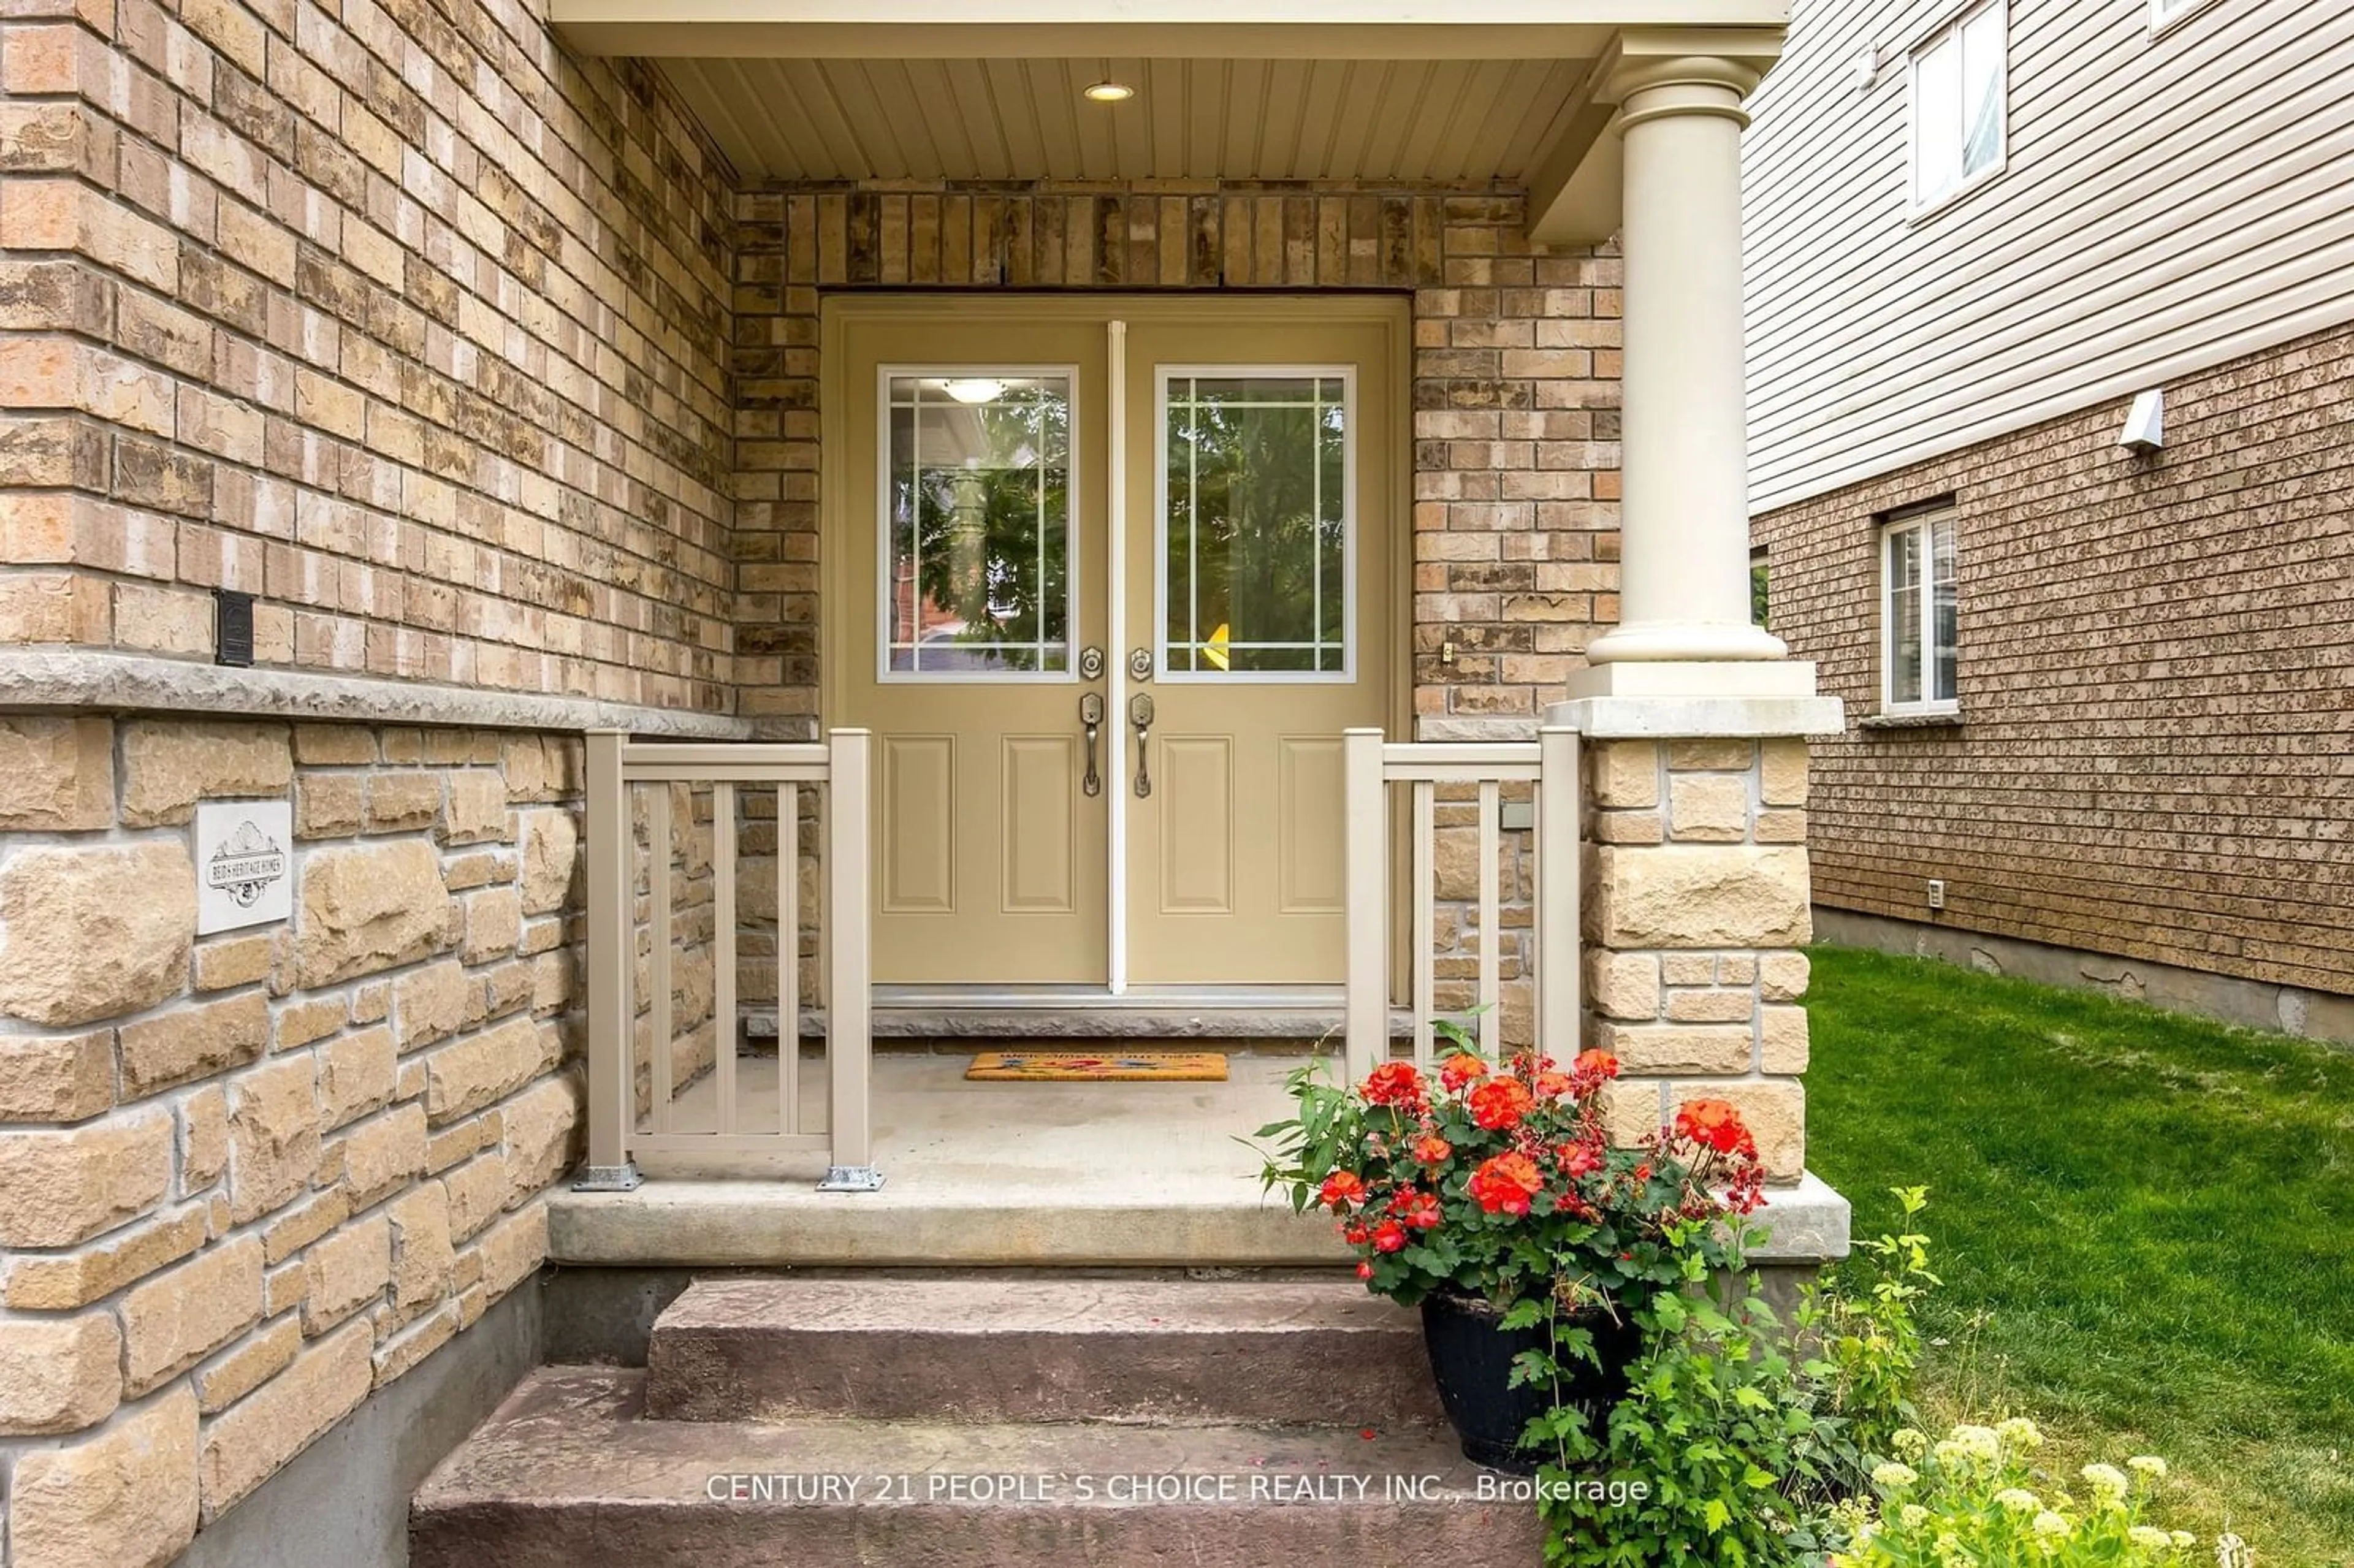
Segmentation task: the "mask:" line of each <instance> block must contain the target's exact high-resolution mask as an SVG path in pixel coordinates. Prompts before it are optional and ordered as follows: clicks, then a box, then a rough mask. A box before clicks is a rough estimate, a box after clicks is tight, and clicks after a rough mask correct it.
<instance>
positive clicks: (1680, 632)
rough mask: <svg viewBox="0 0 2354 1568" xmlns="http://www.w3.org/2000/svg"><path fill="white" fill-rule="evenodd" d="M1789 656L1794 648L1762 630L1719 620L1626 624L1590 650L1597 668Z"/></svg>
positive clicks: (1759, 660) (1753, 660)
mask: <svg viewBox="0 0 2354 1568" xmlns="http://www.w3.org/2000/svg"><path fill="white" fill-rule="evenodd" d="M1621 592H1622V593H1623V592H1624V589H1623V588H1622V589H1621ZM1789 656H1790V649H1789V645H1788V644H1787V643H1786V642H1784V641H1782V640H1781V639H1780V638H1778V637H1776V636H1775V635H1774V634H1773V633H1772V632H1770V631H1768V630H1765V628H1764V627H1762V626H1752V625H1749V624H1746V623H1739V624H1735V623H1732V622H1726V621H1716V620H1645V621H1621V622H1620V623H1619V624H1618V625H1617V626H1615V627H1613V628H1611V629H1610V630H1607V631H1606V632H1604V633H1603V634H1602V635H1601V636H1599V637H1597V638H1596V639H1595V640H1594V641H1593V643H1592V645H1591V646H1589V647H1588V648H1587V649H1586V650H1585V659H1586V662H1588V663H1590V664H1595V665H1603V664H1677V663H1683V664H1696V663H1707V664H1714V663H1721V662H1722V663H1734V662H1744V663H1765V662H1772V661H1777V660H1784V659H1787V658H1788V657H1789Z"/></svg>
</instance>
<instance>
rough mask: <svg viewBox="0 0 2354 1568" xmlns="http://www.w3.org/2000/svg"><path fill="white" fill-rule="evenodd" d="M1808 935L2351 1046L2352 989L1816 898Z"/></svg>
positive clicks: (2353, 1043)
mask: <svg viewBox="0 0 2354 1568" xmlns="http://www.w3.org/2000/svg"><path fill="white" fill-rule="evenodd" d="M1815 935H1816V936H1817V937H1818V938H1820V939H1821V940H1823V941H1826V942H1836V943H1839V944H1840V945H1841V946H1844V947H1850V948H1872V949H1873V950H1874V951H1877V952H1882V953H1902V954H1907V955H1909V956H1911V957H1914V958H1919V959H1938V960H1940V961H1941V962H1944V963H1949V964H1959V965H1962V966H1964V967H1966V968H1969V969H1976V970H1978V972H1979V973H1981V974H1989V975H2012V976H2016V977H2017V978H2019V979H2020V980H2040V981H2041V982H2042V983H2043V984H2045V985H2062V986H2070V987H2073V988H2074V989H2076V990H2079V991H2101V992H2104V993H2105V994H2106V995H2109V996H2115V997H2120V998H2123V999H2124V1000H2126V1001H2146V1002H2147V1003H2149V1004H2150V1005H2151V1006H2153V1007H2163V1008H2166V1009H2168V1010H2169V1011H2171V1012H2191V1013H2197V1014H2199V1015H2200V1017H2203V1018H2213V1019H2219V1020H2221V1022H2225V1023H2236V1024H2239V1025H2241V1026H2243V1027H2244V1028H2248V1029H2272V1030H2278V1031H2280V1032H2281V1033H2287V1034H2294V1035H2296V1036H2298V1037H2299V1038H2300V1039H2306V1040H2317V1041H2321V1042H2324V1043H2326V1044H2334V1045H2349V1046H2354V996H2338V995H2335V994H2333V993H2331V992H2328V991H2307V990H2306V989H2304V988H2302V987H2299V986H2289V985H2271V984H2267V983H2265V982H2264V981H2261V980H2242V979H2240V978H2238V977H2236V976H2233V975H2219V974H2211V973H2209V972H2208V971H2206V970H2203V969H2182V968H2179V967H2177V966H2175V965H2172V964H2158V963H2149V962H2147V961H2145V960H2143V959H2120V958H2117V957H2115V956H2114V955H2112V954H2107V953H2094V952H2087V951H2085V950H2084V949H2083V948H2061V947H2052V946H2050V945H2048V944H2046V943H2042V942H2027V941H2021V940H2020V939H2019V938H2015V937H1996V936H1989V935H1988V934H1987V933H1985V932H1982V931H1966V930H1962V929H1960V928H1958V927H1952V926H1935V925H1930V924H1927V923H1925V922H1923V921H1917V920H1896V919H1891V918H1889V917H1888V916H1881V915H1862V914H1858V913H1856V912H1855V911H1853V910H1849V909H1830V908H1826V907H1824V906H1820V905H1818V906H1816V908H1815Z"/></svg>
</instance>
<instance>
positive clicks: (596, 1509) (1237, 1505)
mask: <svg viewBox="0 0 2354 1568" xmlns="http://www.w3.org/2000/svg"><path fill="white" fill-rule="evenodd" d="M1229 1375H1231V1376H1233V1377H1235V1378H1236V1379H1237V1380H1240V1379H1244V1378H1247V1377H1248V1376H1250V1375H1251V1372H1250V1369H1249V1368H1248V1367H1247V1366H1246V1365H1235V1366H1233V1367H1231V1369H1230V1374H1229ZM642 1377H643V1374H642V1373H638V1372H620V1371H613V1370H610V1369H594V1370H588V1369H578V1368H548V1369H544V1370H542V1371H540V1372H535V1373H534V1374H533V1375H532V1376H531V1377H529V1378H528V1379H526V1380H525V1382H524V1383H523V1384H522V1385H521V1386H520V1387H519V1388H518V1389H517V1390H516V1391H515V1392H514V1393H513V1394H512V1395H510V1396H509V1397H508V1399H507V1400H506V1402H505V1403H504V1404H503V1405H501V1406H500V1408H499V1410H498V1412H497V1413H496V1414H494V1415H493V1416H492V1417H491V1419H490V1420H489V1421H488V1422H486V1423H484V1424H483V1425H482V1427H481V1428H480V1429H479V1430H477V1431H476V1432H475V1434H474V1435H473V1436H472V1437H471V1438H469V1439H468V1440H467V1442H466V1443H465V1444H464V1445H463V1446H461V1447H460V1448H459V1449H458V1450H457V1451H456V1452H455V1453H453V1454H452V1455H451V1456H450V1457H449V1458H447V1459H445V1460H444V1461H442V1463H441V1464H440V1467H437V1468H436V1469H435V1470H434V1472H433V1474H432V1475H431V1476H430V1477H429V1478H427V1480H426V1483H425V1486H424V1487H423V1489H421V1490H420V1491H419V1493H418V1494H417V1497H416V1499H415V1502H414V1503H413V1505H412V1507H411V1510H410V1515H409V1538H410V1552H411V1555H410V1559H409V1561H410V1563H411V1564H412V1568H479V1565H481V1564H484V1563H496V1564H498V1565H499V1568H582V1565H583V1564H588V1563H629V1564H631V1565H632V1568H665V1565H669V1564H679V1565H681V1568H752V1565H754V1564H759V1565H762V1568H773V1565H781V1564H787V1563H790V1564H791V1565H792V1568H835V1565H837V1564H839V1565H843V1568H847V1565H850V1564H862V1565H863V1564H872V1563H889V1564H891V1565H893V1568H1016V1565H1019V1564H1027V1563H1089V1564H1101V1565H1107V1568H1180V1565H1181V1564H1182V1565H1183V1568H1204V1565H1221V1564H1235V1565H1237V1568H1240V1565H1249V1568H1261V1565H1264V1564H1269V1563H1299V1564H1320V1563H1352V1564H1379V1565H1381V1568H1462V1565H1463V1564H1467V1563H1478V1564H1480V1565H1481V1568H1536V1564H1537V1563H1538V1562H1539V1561H1540V1557H1541V1548H1540V1539H1539V1531H1538V1525H1537V1518H1536V1510H1535V1507H1534V1505H1533V1504H1532V1503H1529V1502H1525V1501H1519V1500H1513V1499H1508V1498H1499V1497H1495V1496H1490V1495H1483V1492H1482V1490H1481V1488H1482V1485H1483V1481H1482V1477H1483V1475H1484V1472H1481V1471H1479V1470H1478V1469H1476V1468H1475V1467H1472V1466H1471V1465H1469V1463H1468V1462H1467V1461H1465V1460H1464V1459H1463V1458H1462V1457H1461V1456H1460V1455H1459V1454H1458V1453H1457V1452H1456V1449H1455V1444H1454V1441H1453V1439H1452V1437H1451V1436H1447V1435H1446V1434H1444V1433H1441V1432H1438V1431H1436V1430H1434V1429H1431V1428H1427V1427H1405V1428H1400V1429H1397V1430H1395V1431H1388V1432H1384V1431H1380V1430H1378V1429H1376V1430H1375V1431H1374V1433H1373V1436H1371V1437H1367V1436H1363V1434H1362V1433H1361V1432H1360V1431H1358V1430H1355V1429H1348V1428H1341V1429H1334V1428H1309V1427H1292V1428H1285V1429H1275V1428H1257V1427H1250V1426H1127V1425H1108V1424H1095V1425H930V1424H922V1423H912V1422H892V1423H880V1422H868V1421H845V1420H837V1421H816V1422H794V1423H779V1424H741V1423H704V1422H679V1421H652V1420H646V1419H642ZM829 1478H832V1481H833V1483H834V1485H833V1487H832V1495H831V1496H827V1495H825V1493H826V1490H827V1489H826V1486H825V1483H826V1481H827V1480H828V1479H829ZM991 1478H998V1482H997V1484H991ZM1495 1481H1496V1478H1493V1477H1488V1478H1486V1484H1489V1485H1491V1486H1492V1485H1493V1484H1494V1483H1495ZM854 1483H855V1484H856V1485H857V1488H858V1489H857V1491H856V1492H855V1493H854V1494H852V1493H850V1492H849V1491H848V1488H849V1487H850V1486H851V1485H852V1484H854ZM885 1485H887V1487H888V1490H887V1492H885V1491H881V1490H879V1489H881V1488H883V1487H885ZM1017 1489H1018V1491H1017ZM1140 1489H1141V1491H1142V1492H1143V1494H1144V1495H1142V1496H1141V1497H1140V1496H1139V1495H1138V1492H1139V1490H1140ZM1172 1493H1173V1494H1176V1495H1171V1494H1172ZM804 1496H807V1497H808V1499H809V1500H803V1498H804Z"/></svg>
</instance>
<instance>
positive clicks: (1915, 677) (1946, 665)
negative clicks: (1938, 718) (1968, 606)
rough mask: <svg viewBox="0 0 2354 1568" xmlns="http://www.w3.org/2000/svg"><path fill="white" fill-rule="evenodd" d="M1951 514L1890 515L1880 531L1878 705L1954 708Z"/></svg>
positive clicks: (1946, 510) (1892, 709)
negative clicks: (1879, 672) (1891, 516)
mask: <svg viewBox="0 0 2354 1568" xmlns="http://www.w3.org/2000/svg"><path fill="white" fill-rule="evenodd" d="M1954 622H1955V618H1954V513H1953V508H1951V507H1950V506H1943V505H1941V506H1938V507H1937V508H1935V510H1932V511H1917V512H1913V513H1910V514H1903V515H1899V516H1896V517H1894V518H1892V519H1891V520H1890V521H1889V522H1888V523H1887V524H1885V525H1884V526H1883V527H1882V529H1881V531H1880V629H1881V630H1880V667H1881V683H1880V705H1881V709H1882V712H1884V713H1890V714H1935V713H1954V712H1956V711H1957V708H1958V704H1957V701H1956V697H1957V694H1956V691H1955V686H1954V663H1955V660H1954V644H1955V635H1954V633H1955V623H1954Z"/></svg>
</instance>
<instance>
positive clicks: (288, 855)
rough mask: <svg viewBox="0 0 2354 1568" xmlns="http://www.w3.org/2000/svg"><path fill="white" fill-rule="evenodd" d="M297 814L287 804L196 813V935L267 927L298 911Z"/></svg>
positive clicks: (237, 805) (218, 806) (245, 804)
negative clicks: (295, 828)
mask: <svg viewBox="0 0 2354 1568" xmlns="http://www.w3.org/2000/svg"><path fill="white" fill-rule="evenodd" d="M293 842H294V809H293V808H292V806H290V805H288V804H287V803H286V802H285V801H283V800H251V801H215V802H207V804H204V805H200V806H198V807H197V808H196V935H197V936H199V937H209V936H211V935H212V934H213V933H214V932H216V931H234V930H236V929H238V928H239V927H243V926H266V925H269V924H270V923H271V922H273V921H278V920H284V919H286V918H288V917H289V916H292V914H293V912H294V878H293V871H294V857H293V854H292V844H293Z"/></svg>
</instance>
